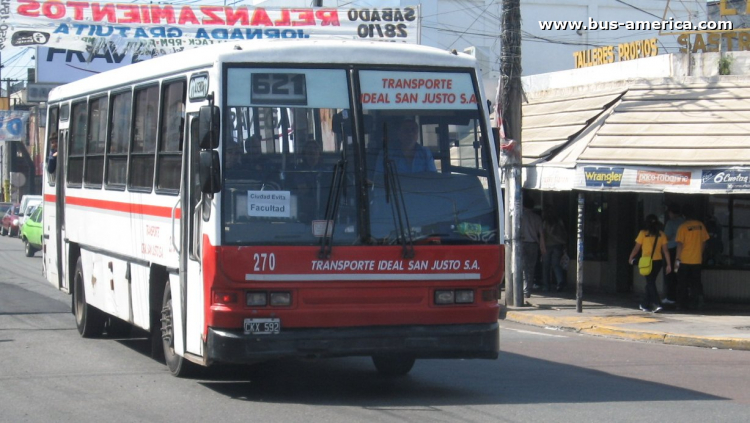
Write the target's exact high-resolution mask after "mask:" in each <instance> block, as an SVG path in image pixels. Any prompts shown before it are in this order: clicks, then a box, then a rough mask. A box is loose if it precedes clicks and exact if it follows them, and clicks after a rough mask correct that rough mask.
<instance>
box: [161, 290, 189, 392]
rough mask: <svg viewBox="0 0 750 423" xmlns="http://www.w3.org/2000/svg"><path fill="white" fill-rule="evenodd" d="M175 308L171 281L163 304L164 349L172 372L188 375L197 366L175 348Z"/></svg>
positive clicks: (162, 331) (162, 337)
mask: <svg viewBox="0 0 750 423" xmlns="http://www.w3.org/2000/svg"><path fill="white" fill-rule="evenodd" d="M174 320H175V315H174V308H173V307H172V290H171V286H170V284H169V282H167V284H166V285H165V286H164V295H163V297H162V305H161V343H162V348H163V349H164V361H165V362H166V363H167V367H168V368H169V371H170V373H172V375H174V376H177V377H188V376H191V375H192V374H194V373H195V370H196V368H195V367H196V366H195V365H194V364H193V363H191V362H190V361H188V360H186V359H185V358H184V357H181V356H180V355H178V354H177V353H176V352H175V350H174V324H173V322H174Z"/></svg>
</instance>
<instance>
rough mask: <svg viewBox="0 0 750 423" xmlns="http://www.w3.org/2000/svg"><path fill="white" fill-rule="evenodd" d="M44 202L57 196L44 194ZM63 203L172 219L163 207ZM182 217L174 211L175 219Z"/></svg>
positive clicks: (78, 199) (103, 202)
mask: <svg viewBox="0 0 750 423" xmlns="http://www.w3.org/2000/svg"><path fill="white" fill-rule="evenodd" d="M44 201H46V202H50V203H54V202H55V201H57V196H55V195H53V194H45V196H44ZM65 203H66V204H69V205H72V206H82V207H89V208H92V209H100V210H111V211H117V212H123V213H131V214H141V215H144V216H155V217H167V218H171V217H172V208H171V207H163V206H152V205H148V204H135V203H121V202H118V201H107V200H96V199H92V198H81V197H71V196H67V197H65ZM181 215H182V212H181V209H180V208H178V209H177V210H175V218H176V219H179V218H180V216H181Z"/></svg>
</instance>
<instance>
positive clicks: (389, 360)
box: [372, 355, 416, 376]
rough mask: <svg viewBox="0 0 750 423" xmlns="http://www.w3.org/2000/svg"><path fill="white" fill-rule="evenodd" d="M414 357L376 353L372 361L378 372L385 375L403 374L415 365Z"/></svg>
mask: <svg viewBox="0 0 750 423" xmlns="http://www.w3.org/2000/svg"><path fill="white" fill-rule="evenodd" d="M415 361H416V360H415V359H414V357H408V356H407V357H403V356H396V355H374V356H372V362H373V364H375V368H376V369H377V370H378V373H380V374H382V375H385V376H403V375H405V374H407V373H409V371H410V370H411V368H412V367H414V362H415Z"/></svg>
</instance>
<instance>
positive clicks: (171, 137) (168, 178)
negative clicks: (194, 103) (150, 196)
mask: <svg viewBox="0 0 750 423" xmlns="http://www.w3.org/2000/svg"><path fill="white" fill-rule="evenodd" d="M162 104H163V105H164V106H163V109H162V115H161V130H160V134H159V139H160V140H161V145H160V146H159V155H158V160H157V164H156V169H157V172H156V174H157V181H156V189H157V190H179V189H180V170H181V168H182V143H183V139H184V137H185V81H177V82H173V83H170V84H168V85H165V86H164V89H163V92H162Z"/></svg>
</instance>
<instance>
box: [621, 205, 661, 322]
mask: <svg viewBox="0 0 750 423" xmlns="http://www.w3.org/2000/svg"><path fill="white" fill-rule="evenodd" d="M638 252H641V260H639V268H641V267H643V268H645V269H646V270H644V269H643V268H641V269H639V270H641V274H642V275H643V276H645V277H646V292H645V295H644V297H643V301H642V302H641V304H640V309H641V310H643V311H651V312H654V313H658V312H660V311H662V309H663V307H662V304H661V300H660V299H659V292H658V290H657V289H656V277H657V276H658V275H659V272H660V271H661V268H662V265H663V261H666V272H667V274H669V273H671V272H672V261H671V260H670V258H669V251H668V250H667V236H666V235H665V234H664V232H663V231H662V230H661V222H659V218H657V217H656V215H653V214H650V215H648V216H646V220H645V222H644V227H643V229H642V230H641V231H640V232H638V237H637V238H636V239H635V245H634V246H633V251H631V252H630V257H629V258H628V263H630V264H631V265H632V264H633V262H634V261H635V257H636V256H637V255H638ZM642 262H645V263H646V265H642ZM649 262H650V266H647V265H648V264H649Z"/></svg>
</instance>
